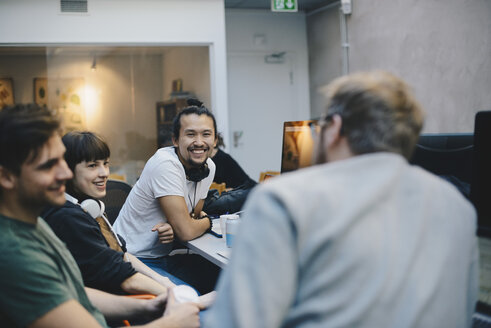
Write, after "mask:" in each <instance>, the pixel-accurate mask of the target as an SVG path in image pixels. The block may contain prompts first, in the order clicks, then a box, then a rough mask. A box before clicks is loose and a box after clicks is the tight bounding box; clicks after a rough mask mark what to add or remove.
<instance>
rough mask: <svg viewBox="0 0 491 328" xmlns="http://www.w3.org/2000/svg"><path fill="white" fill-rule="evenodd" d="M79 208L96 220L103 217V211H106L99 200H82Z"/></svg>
mask: <svg viewBox="0 0 491 328" xmlns="http://www.w3.org/2000/svg"><path fill="white" fill-rule="evenodd" d="M80 206H81V207H82V209H83V210H84V211H85V212H87V213H89V215H90V216H91V217H92V218H93V219H97V218H98V217H104V211H105V209H106V208H105V207H106V206H105V205H104V203H103V202H101V201H100V200H95V199H92V198H89V199H86V200H84V201H83V202H82V203H81V204H80Z"/></svg>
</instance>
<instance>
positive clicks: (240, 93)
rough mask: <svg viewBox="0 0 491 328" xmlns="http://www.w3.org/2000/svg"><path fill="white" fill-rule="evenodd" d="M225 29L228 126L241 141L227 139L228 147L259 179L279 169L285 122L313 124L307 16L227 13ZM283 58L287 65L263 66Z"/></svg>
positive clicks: (233, 11) (302, 14)
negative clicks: (262, 173)
mask: <svg viewBox="0 0 491 328" xmlns="http://www.w3.org/2000/svg"><path fill="white" fill-rule="evenodd" d="M226 27H227V29H226V30H227V56H228V61H229V65H228V80H229V83H231V81H233V82H234V85H232V84H230V85H229V113H230V119H229V126H230V129H233V130H234V131H236V133H237V134H238V135H241V139H240V142H238V143H234V142H233V140H232V139H231V138H229V139H226V138H225V144H226V145H227V146H228V151H229V152H230V153H231V154H232V156H234V157H235V158H236V160H238V161H239V163H240V164H241V166H242V167H243V168H244V170H245V171H246V172H247V173H248V174H249V175H250V176H251V177H252V178H254V179H258V177H259V173H258V172H259V171H266V170H279V168H280V161H281V135H282V126H283V122H284V121H287V120H304V119H308V118H310V98H309V77H308V51H307V38H306V37H307V33H306V25H305V14H304V13H301V12H300V13H293V14H292V13H271V12H270V11H268V10H227V11H226ZM280 52H285V53H286V54H285V58H286V59H285V64H284V65H283V64H265V60H264V57H265V56H266V55H271V54H273V53H280ZM275 65H276V67H273V66H275ZM280 66H282V67H281V68H280ZM261 72H262V73H261ZM264 74H268V76H264ZM235 75H237V76H235ZM285 84H286V87H285ZM239 85H240V87H239ZM279 86H283V87H284V88H283V87H279ZM232 89H233V90H232ZM253 90H255V91H253ZM232 92H236V93H234V95H232V94H231V93H232ZM290 100H291V101H290ZM285 102H286V103H285ZM287 107H288V108H287Z"/></svg>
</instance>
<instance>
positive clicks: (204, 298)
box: [198, 291, 217, 310]
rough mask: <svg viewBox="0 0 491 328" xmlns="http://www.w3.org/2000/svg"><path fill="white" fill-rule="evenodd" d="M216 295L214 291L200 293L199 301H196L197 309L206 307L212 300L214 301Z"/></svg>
mask: <svg viewBox="0 0 491 328" xmlns="http://www.w3.org/2000/svg"><path fill="white" fill-rule="evenodd" d="M216 297H217V292H216V291H212V292H209V293H208V294H205V295H201V296H200V297H199V303H198V306H199V309H200V310H204V309H206V308H207V307H210V306H211V305H212V304H213V302H215V298H216Z"/></svg>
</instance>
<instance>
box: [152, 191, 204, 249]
mask: <svg viewBox="0 0 491 328" xmlns="http://www.w3.org/2000/svg"><path fill="white" fill-rule="evenodd" d="M158 200H159V204H160V208H161V209H162V211H163V212H164V214H165V217H166V218H167V221H168V222H169V224H170V225H171V226H172V228H173V229H174V232H175V234H176V236H177V237H178V238H179V239H180V240H182V241H189V240H192V239H195V238H197V237H199V236H201V235H202V234H203V233H205V232H206V230H208V229H209V228H210V222H209V220H195V219H193V218H191V215H190V214H189V212H188V209H187V206H186V202H185V200H184V197H182V196H164V197H160V198H158ZM203 204H204V200H200V201H199V202H198V204H197V205H196V208H195V211H194V213H195V215H196V216H197V217H202V215H204V212H202V211H201V209H202V208H203Z"/></svg>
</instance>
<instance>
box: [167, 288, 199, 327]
mask: <svg viewBox="0 0 491 328" xmlns="http://www.w3.org/2000/svg"><path fill="white" fill-rule="evenodd" d="M163 319H165V320H166V323H167V324H168V326H169V327H174V326H175V327H182V328H198V327H199V326H200V323H199V307H198V305H197V304H196V303H180V304H179V303H176V300H175V299H174V294H173V293H172V292H169V297H168V300H167V307H166V308H165V312H164V317H163ZM166 327H167V325H166Z"/></svg>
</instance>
